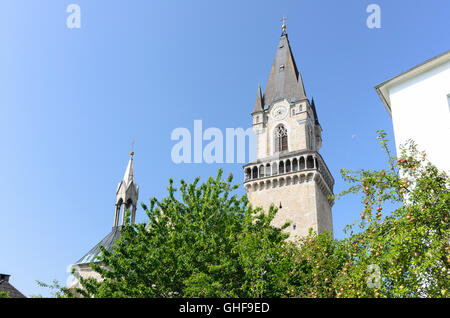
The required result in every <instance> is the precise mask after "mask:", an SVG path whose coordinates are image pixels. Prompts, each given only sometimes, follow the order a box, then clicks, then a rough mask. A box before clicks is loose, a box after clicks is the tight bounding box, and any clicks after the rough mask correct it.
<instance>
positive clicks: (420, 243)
mask: <svg viewBox="0 0 450 318" xmlns="http://www.w3.org/2000/svg"><path fill="white" fill-rule="evenodd" d="M385 136H386V134H385V133H384V132H382V131H380V132H379V137H378V138H379V139H380V141H381V145H382V147H383V148H384V149H385V151H386V153H387V154H388V157H389V169H387V170H381V171H371V170H364V169H361V170H359V171H357V172H355V173H352V172H351V171H349V170H342V171H341V173H342V176H343V178H344V180H346V181H348V182H350V183H351V184H353V185H352V186H351V187H350V188H349V189H348V190H346V191H344V192H343V193H341V195H345V194H348V193H356V194H359V195H361V197H362V203H363V206H364V209H363V211H362V213H361V215H360V217H361V222H360V223H359V228H357V227H356V226H348V228H347V230H348V231H349V232H350V237H349V238H348V239H346V240H343V242H342V244H344V245H345V246H346V250H347V251H348V254H349V256H350V258H351V259H350V262H349V263H350V266H347V268H346V271H345V272H344V271H343V272H342V273H341V274H340V275H338V277H337V278H336V281H335V285H336V286H337V290H338V293H337V296H338V297H442V296H444V297H447V295H448V289H449V287H450V281H449V262H450V258H449V238H450V235H449V234H450V231H449V229H450V228H449V216H450V215H449V213H450V192H449V188H450V181H449V177H448V176H447V175H446V174H445V173H444V172H440V171H439V170H438V169H437V168H436V167H435V166H433V165H432V164H431V163H430V162H428V161H427V159H426V154H425V153H424V152H422V153H419V152H418V150H417V146H416V145H415V144H414V143H413V142H412V141H409V142H408V143H407V144H406V145H404V146H403V147H402V153H401V156H400V158H399V159H397V158H395V157H392V156H391V155H390V153H389V150H388V147H387V142H388V141H387V140H386V137H385ZM387 202H391V203H393V204H394V205H396V206H398V207H397V208H396V209H395V210H394V211H393V212H392V213H391V214H389V215H386V216H383V213H384V212H383V211H384V206H385V204H386V203H387Z"/></svg>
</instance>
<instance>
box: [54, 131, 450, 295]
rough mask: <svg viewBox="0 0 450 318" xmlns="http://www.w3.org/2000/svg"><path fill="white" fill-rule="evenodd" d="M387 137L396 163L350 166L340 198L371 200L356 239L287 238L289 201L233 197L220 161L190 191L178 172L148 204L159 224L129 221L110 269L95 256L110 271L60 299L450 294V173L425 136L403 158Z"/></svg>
mask: <svg viewBox="0 0 450 318" xmlns="http://www.w3.org/2000/svg"><path fill="white" fill-rule="evenodd" d="M378 138H379V139H380V142H381V145H382V147H383V149H384V150H385V151H386V153H387V156H388V168H387V169H383V170H379V171H375V170H366V169H360V170H358V171H354V172H353V171H350V170H347V169H342V170H341V174H342V177H343V179H344V180H345V181H347V182H348V183H349V184H350V187H349V188H348V189H347V190H345V191H343V192H341V193H340V194H339V195H338V197H342V196H344V195H348V194H356V195H360V196H361V200H362V205H363V208H362V212H361V214H360V215H359V218H358V222H356V223H355V224H352V225H349V226H347V228H346V233H347V234H348V235H347V237H346V238H344V239H340V240H338V239H335V238H333V235H332V233H327V232H324V233H320V234H317V233H314V232H313V231H312V230H311V231H310V233H309V235H308V236H307V237H303V238H300V239H298V240H297V241H295V242H294V241H290V240H286V238H287V234H285V233H284V232H283V229H285V228H286V227H287V226H288V224H285V225H284V226H283V227H282V228H280V229H279V228H275V227H273V226H271V221H272V220H273V218H274V216H275V214H276V213H277V209H276V208H275V207H274V206H272V207H271V208H270V210H269V211H262V210H261V209H259V208H253V207H251V206H250V205H249V203H248V200H247V197H246V196H245V195H244V196H242V197H238V196H237V195H236V194H234V195H233V191H234V190H236V189H237V187H238V186H237V185H232V184H231V182H232V176H230V177H229V178H228V179H227V180H226V181H224V180H222V171H221V170H220V171H219V173H218V175H217V177H216V178H215V179H213V178H209V179H208V180H207V182H205V183H202V184H199V179H198V178H197V179H196V180H195V181H194V182H193V183H191V184H187V183H185V182H184V181H181V186H180V188H179V189H176V188H174V186H173V181H172V180H170V183H169V187H168V193H169V195H168V197H166V198H164V199H163V200H161V201H158V200H157V199H156V198H153V199H151V201H150V206H149V207H147V206H146V205H142V207H143V209H144V210H145V211H146V213H147V216H148V219H149V220H148V222H147V223H146V224H137V225H131V224H130V223H129V222H127V223H126V226H125V227H124V228H123V229H122V232H121V239H120V240H119V241H118V242H117V245H116V246H115V247H114V251H113V252H108V251H107V250H105V249H102V253H103V255H102V257H101V261H102V266H100V265H99V264H92V268H93V269H94V270H95V271H96V272H98V273H99V274H100V275H101V278H102V279H101V280H95V279H93V278H89V279H83V278H80V283H81V285H82V288H81V289H78V290H75V291H68V290H67V289H65V290H64V289H62V288H61V290H62V291H63V292H62V293H60V294H59V296H62V295H66V296H68V295H69V296H70V295H73V294H70V292H76V293H78V294H79V295H82V296H85V297H314V298H316V297H321V298H322V297H448V290H449V286H450V281H449V263H450V255H449V240H450V237H449V234H450V231H449V210H450V209H449V207H450V193H449V188H450V184H449V182H450V181H449V177H448V176H447V175H446V174H445V173H444V172H440V171H439V170H438V169H437V168H436V167H435V166H433V165H432V164H431V163H430V162H428V161H427V159H426V155H425V153H419V151H418V150H417V147H416V146H415V145H414V143H413V142H409V143H407V144H406V145H405V146H404V147H403V150H402V154H401V156H400V158H398V159H397V158H395V157H393V156H391V154H390V152H389V149H388V146H387V142H388V141H387V140H386V137H385V133H384V132H382V131H381V132H379V137H378ZM177 191H179V197H177V193H176V192H177ZM392 207H394V208H392ZM389 209H390V210H391V211H390V213H386V212H385V210H389Z"/></svg>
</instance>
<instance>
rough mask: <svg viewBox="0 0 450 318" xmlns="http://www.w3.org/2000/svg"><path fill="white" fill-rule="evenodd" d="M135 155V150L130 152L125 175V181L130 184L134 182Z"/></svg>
mask: <svg viewBox="0 0 450 318" xmlns="http://www.w3.org/2000/svg"><path fill="white" fill-rule="evenodd" d="M133 155H134V152H133V151H132V152H130V160H129V161H128V165H127V169H126V170H125V174H124V176H123V179H122V180H123V181H124V182H125V184H126V185H127V186H128V185H129V184H130V183H131V182H134V164H133Z"/></svg>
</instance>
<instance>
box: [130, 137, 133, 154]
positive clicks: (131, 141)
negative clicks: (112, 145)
mask: <svg viewBox="0 0 450 318" xmlns="http://www.w3.org/2000/svg"><path fill="white" fill-rule="evenodd" d="M130 155H134V138H133V140H131V152H130Z"/></svg>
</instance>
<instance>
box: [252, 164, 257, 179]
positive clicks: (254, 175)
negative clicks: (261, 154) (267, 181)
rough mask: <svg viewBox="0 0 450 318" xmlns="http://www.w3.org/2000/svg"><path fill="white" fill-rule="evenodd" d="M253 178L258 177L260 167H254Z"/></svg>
mask: <svg viewBox="0 0 450 318" xmlns="http://www.w3.org/2000/svg"><path fill="white" fill-rule="evenodd" d="M252 179H258V167H253V170H252Z"/></svg>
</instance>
